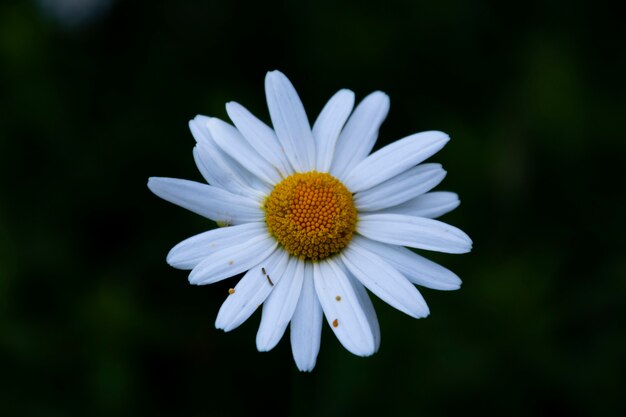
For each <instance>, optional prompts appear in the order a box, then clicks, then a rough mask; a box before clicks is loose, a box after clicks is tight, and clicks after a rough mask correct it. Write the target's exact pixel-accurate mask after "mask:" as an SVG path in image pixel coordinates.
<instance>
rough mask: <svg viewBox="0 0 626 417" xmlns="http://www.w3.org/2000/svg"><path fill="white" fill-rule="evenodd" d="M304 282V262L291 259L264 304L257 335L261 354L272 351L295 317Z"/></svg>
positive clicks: (257, 343) (257, 345)
mask: <svg viewBox="0 0 626 417" xmlns="http://www.w3.org/2000/svg"><path fill="white" fill-rule="evenodd" d="M303 281H304V262H303V261H301V260H300V259H298V258H295V257H291V258H290V259H289V263H288V264H287V268H286V269H285V272H284V273H283V276H282V278H281V279H280V280H279V281H278V282H276V283H275V284H274V289H273V290H272V292H271V293H270V295H269V296H268V297H267V300H265V303H263V315H262V316H261V324H260V326H259V331H258V332H257V334H256V347H257V349H258V350H259V351H260V352H266V351H268V350H271V349H273V348H274V346H276V345H277V344H278V342H279V341H280V339H281V338H282V337H283V334H284V333H285V329H287V325H288V324H289V321H291V318H292V317H293V312H294V310H295V309H296V305H297V304H298V299H299V298H300V291H301V289H302V282H303Z"/></svg>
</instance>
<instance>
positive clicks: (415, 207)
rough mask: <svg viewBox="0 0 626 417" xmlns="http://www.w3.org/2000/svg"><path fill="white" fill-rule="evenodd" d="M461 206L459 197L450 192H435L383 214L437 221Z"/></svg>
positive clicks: (388, 209) (382, 211) (385, 210)
mask: <svg viewBox="0 0 626 417" xmlns="http://www.w3.org/2000/svg"><path fill="white" fill-rule="evenodd" d="M459 204H461V202H460V201H459V196H458V195H457V194H456V193H452V192H449V191H433V192H431V193H426V194H423V195H420V196H418V197H415V198H412V199H411V200H408V201H407V202H405V203H402V204H400V205H397V206H393V207H387V208H385V209H383V210H381V211H380V212H381V213H395V214H406V215H408V216H417V217H427V218H429V219H435V218H437V217H439V216H443V215H444V214H446V213H449V212H451V211H452V210H454V209H455V208H457V207H458V206H459Z"/></svg>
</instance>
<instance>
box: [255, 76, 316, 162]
mask: <svg viewBox="0 0 626 417" xmlns="http://www.w3.org/2000/svg"><path fill="white" fill-rule="evenodd" d="M265 95H266V98H267V107H268V108H269V111H270V117H271V118H272V124H273V125H274V130H275V131H276V135H277V136H278V140H279V141H280V143H281V145H282V146H283V148H284V149H285V153H286V154H287V157H288V158H289V161H290V162H291V166H293V167H294V168H295V170H296V171H299V172H306V171H311V170H313V169H315V141H314V140H313V134H312V133H311V126H310V125H309V120H308V118H307V115H306V112H305V111H304V106H303V105H302V101H300V97H298V93H297V92H296V89H295V88H294V87H293V85H292V84H291V82H290V81H289V80H288V79H287V77H285V75H284V74H283V73H282V72H280V71H271V72H268V73H267V76H266V77H265Z"/></svg>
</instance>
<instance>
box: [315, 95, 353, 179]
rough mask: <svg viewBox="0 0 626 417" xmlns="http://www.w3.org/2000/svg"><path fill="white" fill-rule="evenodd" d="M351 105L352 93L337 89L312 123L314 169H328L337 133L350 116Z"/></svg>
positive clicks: (320, 170)
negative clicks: (315, 152) (314, 153)
mask: <svg viewBox="0 0 626 417" xmlns="http://www.w3.org/2000/svg"><path fill="white" fill-rule="evenodd" d="M353 106H354V93H353V92H352V91H350V90H345V89H344V90H339V91H338V92H337V93H335V95H334V96H332V97H331V99H330V100H328V103H326V105H325V106H324V108H323V109H322V111H321V113H320V115H319V116H318V117H317V120H316V121H315V123H314V124H313V137H314V138H315V145H316V150H317V161H316V163H315V169H316V170H317V171H318V172H328V171H329V170H330V165H331V163H332V161H333V154H334V153H335V145H336V143H337V139H338V138H339V133H340V132H341V128H342V127H343V125H344V124H345V123H346V120H347V119H348V116H350V112H351V111H352V107H353Z"/></svg>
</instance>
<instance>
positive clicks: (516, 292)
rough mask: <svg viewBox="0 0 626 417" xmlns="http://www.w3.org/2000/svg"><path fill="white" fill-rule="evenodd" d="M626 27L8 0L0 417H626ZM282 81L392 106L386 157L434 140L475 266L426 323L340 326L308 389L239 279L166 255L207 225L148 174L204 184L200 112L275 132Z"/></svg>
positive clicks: (518, 11)
mask: <svg viewBox="0 0 626 417" xmlns="http://www.w3.org/2000/svg"><path fill="white" fill-rule="evenodd" d="M622 27H623V15H621V14H619V13H618V12H617V10H615V9H612V8H611V7H609V6H608V5H607V4H605V3H603V2H602V1H586V2H580V1H553V2H542V1H536V2H533V1H530V2H528V1H527V2H520V3H519V4H514V3H505V2H496V1H473V2H463V1H455V0H443V1H436V2H434V1H431V2H426V1H420V2H413V1H403V2H401V1H395V0H388V1H385V2H374V1H329V0H318V1H295V0H294V1H283V2H275V3H274V2H271V3H268V2H255V3H250V4H244V3H242V2H235V1H221V2H216V1H208V2H207V1H199V0H188V1H176V2H174V1H161V0H156V1H143V2H142V1H129V0H83V1H80V0H32V1H24V0H2V2H1V3H0V415H2V416H99V415H106V416H110V415H116V416H137V415H152V416H155V415H157V416H158V415H163V416H166V415H167V416H204V415H210V416H213V415H215V416H220V415H226V416H231V415H232V416H235V415H266V414H268V413H269V415H289V414H291V415H297V416H316V415H324V416H333V415H352V414H357V413H363V414H369V413H372V414H374V413H375V414H377V415H380V414H382V415H400V416H411V415H419V416H445V415H458V414H462V415H508V416H528V415H535V416H553V415H557V414H562V415H568V416H592V415H593V416H610V415H625V413H626V405H625V401H624V392H626V361H625V358H624V352H625V351H626V329H625V326H624V324H625V322H624V317H625V316H626V315H625V314H624V313H625V307H624V305H625V303H624V298H625V296H626V257H625V256H624V250H625V249H626V247H625V246H626V245H625V244H624V233H625V232H626V222H625V221H624V213H626V210H625V209H626V207H625V206H626V205H625V204H624V195H625V190H626V187H625V177H626V175H625V173H624V171H625V170H624V165H625V164H624V155H625V153H626V141H625V134H626V127H625V125H624V121H625V118H626V99H625V95H624V94H625V92H626V91H625V88H624V87H625V81H624V78H625V74H626V55H625V53H624V41H625V39H626V37H625V36H624V35H625V32H624V31H623V29H622ZM272 69H280V70H282V71H283V72H285V73H286V74H287V75H288V76H289V77H290V79H291V80H292V81H293V83H294V84H295V85H296V87H297V89H298V91H299V93H300V96H301V97H302V99H303V101H304V103H305V107H306V109H307V111H308V114H309V118H310V119H314V118H315V117H316V115H317V113H318V112H319V110H320V109H321V108H322V106H323V105H324V103H325V101H326V100H327V99H328V98H329V97H330V96H331V95H332V94H333V93H334V92H335V91H336V90H338V89H339V88H343V87H346V88H350V89H352V90H354V91H355V92H356V94H357V98H358V99H360V98H362V97H364V95H366V94H367V93H369V92H371V91H373V90H376V89H380V90H383V91H385V92H386V93H388V94H389V95H390V97H391V103H392V105H391V112H390V114H389V117H388V119H387V121H386V123H385V124H384V125H383V128H382V130H381V134H380V140H379V142H378V145H377V146H381V145H383V144H385V143H389V142H390V141H393V140H396V139H398V138H401V137H403V136H405V135H408V134H410V133H413V132H416V131H421V130H429V129H438V130H443V131H445V132H447V133H449V134H450V135H451V136H452V141H451V142H450V143H449V144H448V145H447V147H446V148H445V149H444V150H443V151H442V152H440V153H439V154H438V155H436V156H435V157H434V158H432V159H433V160H434V161H437V162H441V163H443V164H444V167H445V168H446V169H447V170H448V172H449V174H448V177H447V178H446V180H445V181H444V183H443V184H442V186H440V187H439V189H443V190H452V191H456V192H458V193H459V195H460V197H461V200H462V204H461V206H460V208H459V209H457V210H456V211H455V212H453V213H451V214H448V215H446V216H444V217H443V220H444V221H446V222H449V223H451V224H453V225H456V226H458V227H460V228H462V229H463V230H465V231H466V232H468V233H469V234H470V235H471V236H472V238H473V240H474V243H475V245H474V247H475V249H474V251H473V252H472V253H470V254H467V255H463V256H455V255H444V254H432V255H429V256H430V257H431V259H434V260H436V261H438V262H441V263H442V264H443V265H445V266H447V267H449V268H451V269H452V270H454V271H455V272H456V273H457V274H458V275H459V276H461V278H462V279H463V281H464V285H463V287H462V289H461V290H460V291H456V292H446V293H444V292H437V291H432V290H428V289H424V290H423V291H422V292H423V294H424V296H425V298H426V299H427V301H428V302H429V305H430V308H431V316H430V317H429V318H427V319H424V320H414V319H411V318H409V317H408V316H405V315H403V314H401V313H399V312H397V311H395V310H393V309H392V308H391V307H389V306H387V305H386V304H384V303H382V302H379V301H378V300H376V301H375V305H376V308H377V312H378V316H379V320H380V323H381V328H382V338H383V339H382V340H383V341H382V346H381V349H380V351H379V352H378V353H377V354H376V355H375V356H373V357H371V358H367V359H363V358H358V357H355V356H352V355H351V354H349V353H348V352H347V351H345V350H344V349H343V348H342V347H341V346H340V345H339V343H338V342H337V340H336V339H335V338H334V337H333V335H332V333H331V332H330V331H329V330H328V329H324V333H323V336H322V349H321V352H320V355H319V358H318V363H317V367H316V369H315V370H314V372H313V373H312V374H303V373H300V372H298V371H297V369H296V367H295V365H294V363H293V359H292V357H291V351H290V346H289V340H288V335H287V337H285V338H284V339H283V340H282V341H281V343H280V344H279V346H278V347H277V348H276V349H275V350H274V351H272V352H270V353H258V352H256V349H255V334H256V330H257V326H258V322H259V314H258V313H257V314H256V315H255V316H253V318H252V319H250V320H249V321H248V322H246V323H245V324H244V325H243V326H242V327H241V328H239V329H237V330H236V331H234V332H232V333H227V334H224V333H222V332H221V331H218V330H216V329H215V328H214V320H215V316H216V314H217V311H218V309H219V307H220V304H221V302H222V300H223V299H224V298H225V296H226V294H227V291H226V290H227V288H228V287H230V286H233V281H232V280H231V281H226V282H224V283H220V284H216V285H212V286H204V287H195V286H190V285H189V284H188V282H187V273H186V272H184V271H177V270H175V269H172V268H170V267H169V266H168V265H167V264H166V263H165V255H166V254H167V252H168V250H169V249H170V248H171V247H172V246H173V245H174V244H176V243H177V242H179V241H180V240H182V239H184V238H186V237H188V236H191V235H193V234H196V233H199V232H201V231H203V230H206V229H207V228H211V227H213V226H214V225H213V224H212V223H211V222H209V221H207V220H205V219H203V218H201V217H199V216H196V215H194V214H192V213H190V212H187V211H185V210H183V209H181V208H178V207H176V206H173V205H171V204H168V203H166V202H164V201H162V200H160V199H158V198H157V197H155V196H154V195H152V194H151V193H150V192H149V191H148V189H147V187H146V181H147V178H148V177H149V176H171V177H179V178H188V179H195V180H200V179H201V177H200V175H199V173H198V172H197V171H196V169H195V166H194V164H193V160H192V155H191V150H192V147H193V145H194V141H193V138H192V137H191V134H190V133H189V131H188V129H187V121H188V120H189V119H190V118H192V117H193V116H195V115H196V114H197V113H201V114H207V115H213V116H217V117H220V118H225V117H226V112H225V109H224V103H225V102H227V101H230V100H236V101H238V102H240V103H242V104H243V105H245V106H247V107H248V108H249V109H250V110H251V111H253V112H254V113H255V114H257V115H259V116H260V117H261V118H262V119H264V120H266V121H267V120H269V117H268V112H267V109H266V105H265V97H264V91H263V79H264V76H265V73H266V71H268V70H272Z"/></svg>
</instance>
